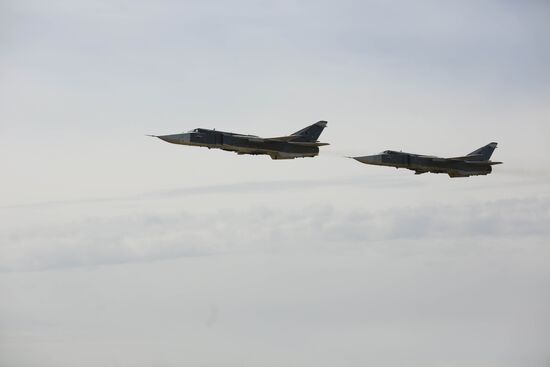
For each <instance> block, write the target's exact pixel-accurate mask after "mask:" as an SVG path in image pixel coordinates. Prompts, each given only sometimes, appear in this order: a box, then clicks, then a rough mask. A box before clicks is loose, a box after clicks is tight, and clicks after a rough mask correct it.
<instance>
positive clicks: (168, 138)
mask: <svg viewBox="0 0 550 367" xmlns="http://www.w3.org/2000/svg"><path fill="white" fill-rule="evenodd" d="M157 138H159V139H160V140H164V141H165V142H167V143H172V144H185V143H186V142H189V136H188V135H187V134H172V135H160V136H157Z"/></svg>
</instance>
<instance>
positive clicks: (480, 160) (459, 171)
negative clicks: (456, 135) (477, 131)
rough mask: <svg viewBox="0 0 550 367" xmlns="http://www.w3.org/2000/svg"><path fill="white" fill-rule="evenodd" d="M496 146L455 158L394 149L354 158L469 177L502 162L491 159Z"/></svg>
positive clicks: (482, 172)
mask: <svg viewBox="0 0 550 367" xmlns="http://www.w3.org/2000/svg"><path fill="white" fill-rule="evenodd" d="M496 147H497V143H494V142H493V143H489V144H487V145H485V146H484V147H481V148H479V149H477V150H475V151H473V152H472V153H470V154H468V155H466V156H463V157H454V158H440V157H435V156H427V155H420V154H412V153H405V152H396V151H393V150H386V151H385V152H383V153H381V154H375V155H368V156H363V157H352V158H353V159H355V160H357V161H359V162H361V163H365V164H371V165H376V166H390V167H395V168H406V169H410V170H412V171H415V174H417V175H419V174H422V173H426V172H432V173H446V174H448V175H449V177H469V176H479V175H488V174H489V173H491V172H492V167H491V166H493V165H495V164H501V163H502V162H492V161H490V158H491V155H492V154H493V151H494V150H495V148H496Z"/></svg>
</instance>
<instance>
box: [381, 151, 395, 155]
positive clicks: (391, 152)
mask: <svg viewBox="0 0 550 367" xmlns="http://www.w3.org/2000/svg"><path fill="white" fill-rule="evenodd" d="M393 153H395V151H393V150H384V151H383V152H382V154H393Z"/></svg>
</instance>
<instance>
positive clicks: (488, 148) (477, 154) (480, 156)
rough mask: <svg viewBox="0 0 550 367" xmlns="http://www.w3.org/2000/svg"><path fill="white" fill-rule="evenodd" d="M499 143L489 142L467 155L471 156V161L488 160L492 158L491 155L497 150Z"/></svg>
mask: <svg viewBox="0 0 550 367" xmlns="http://www.w3.org/2000/svg"><path fill="white" fill-rule="evenodd" d="M496 147H497V143H495V142H493V143H489V144H487V145H485V146H484V147H481V148H479V149H476V150H474V151H473V152H472V153H470V154H468V155H467V156H466V157H467V158H470V159H469V160H470V161H488V160H489V159H491V155H492V154H493V152H494V151H495V149H496Z"/></svg>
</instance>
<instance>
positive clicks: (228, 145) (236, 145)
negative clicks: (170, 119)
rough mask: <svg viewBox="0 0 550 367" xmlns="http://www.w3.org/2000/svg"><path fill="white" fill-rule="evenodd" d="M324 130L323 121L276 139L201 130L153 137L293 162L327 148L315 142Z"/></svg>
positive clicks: (313, 155)
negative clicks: (291, 160) (320, 147)
mask: <svg viewBox="0 0 550 367" xmlns="http://www.w3.org/2000/svg"><path fill="white" fill-rule="evenodd" d="M326 126H327V122H326V121H318V122H316V123H315V124H313V125H310V126H308V127H306V128H304V129H302V130H299V131H297V132H295V133H294V134H291V135H288V136H282V137H277V138H261V137H259V136H255V135H243V134H237V133H231V132H225V131H218V130H210V129H200V128H199V129H194V130H191V131H189V132H187V133H182V134H173V135H161V136H156V135H153V136H155V137H157V138H159V139H162V140H164V141H166V142H168V143H172V144H181V145H194V146H200V147H207V148H209V149H211V148H215V149H222V150H227V151H231V152H236V153H237V154H252V155H257V154H265V155H269V156H270V157H271V158H272V159H293V158H302V157H315V156H316V155H318V154H319V146H323V145H328V143H320V142H318V141H317V139H318V138H319V136H320V135H321V133H322V132H323V129H324V128H325V127H326Z"/></svg>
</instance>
